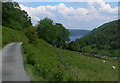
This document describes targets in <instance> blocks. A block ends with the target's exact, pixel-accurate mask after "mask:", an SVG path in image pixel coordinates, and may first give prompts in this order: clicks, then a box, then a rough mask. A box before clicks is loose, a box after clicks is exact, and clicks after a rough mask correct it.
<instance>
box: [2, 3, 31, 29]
mask: <svg viewBox="0 0 120 83" xmlns="http://www.w3.org/2000/svg"><path fill="white" fill-rule="evenodd" d="M2 25H3V26H6V27H9V28H12V29H17V30H22V29H24V28H27V27H30V26H31V25H32V23H31V18H30V17H29V16H28V14H27V12H25V11H24V10H21V8H20V6H19V4H18V3H16V2H5V3H2Z"/></svg>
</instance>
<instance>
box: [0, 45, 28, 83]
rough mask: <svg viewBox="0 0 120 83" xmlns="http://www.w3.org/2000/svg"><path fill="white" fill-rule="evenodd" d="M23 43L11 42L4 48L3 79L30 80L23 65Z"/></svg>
mask: <svg viewBox="0 0 120 83" xmlns="http://www.w3.org/2000/svg"><path fill="white" fill-rule="evenodd" d="M21 44H22V43H11V44H8V45H7V46H5V47H4V48H3V50H2V81H30V77H29V76H28V75H27V73H26V72H25V71H24V67H23V59H22V54H21V49H20V47H21Z"/></svg>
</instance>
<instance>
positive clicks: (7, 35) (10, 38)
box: [1, 26, 28, 46]
mask: <svg viewBox="0 0 120 83" xmlns="http://www.w3.org/2000/svg"><path fill="white" fill-rule="evenodd" d="M1 29H2V40H1V41H2V46H5V45H6V44H9V43H12V42H28V38H27V37H26V36H25V33H24V32H22V31H18V30H14V29H11V28H8V27H4V26H2V28H1Z"/></svg>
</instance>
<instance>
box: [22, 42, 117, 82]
mask: <svg viewBox="0 0 120 83" xmlns="http://www.w3.org/2000/svg"><path fill="white" fill-rule="evenodd" d="M22 50H23V57H24V64H25V69H26V70H27V71H28V72H29V74H30V76H31V78H32V80H33V81H71V80H72V81H117V80H118V61H114V60H106V62H105V63H103V59H99V58H94V57H88V56H85V55H81V54H79V53H76V52H72V51H68V50H63V49H59V48H55V47H53V46H51V45H50V44H48V43H46V42H45V41H43V40H39V43H38V44H37V45H32V44H29V43H24V44H23V47H22ZM112 65H114V66H115V67H116V69H112Z"/></svg>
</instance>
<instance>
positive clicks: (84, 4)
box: [19, 2, 118, 8]
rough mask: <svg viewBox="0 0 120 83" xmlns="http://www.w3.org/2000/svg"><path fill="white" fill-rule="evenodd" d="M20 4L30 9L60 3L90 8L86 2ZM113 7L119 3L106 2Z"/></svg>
mask: <svg viewBox="0 0 120 83" xmlns="http://www.w3.org/2000/svg"><path fill="white" fill-rule="evenodd" d="M19 3H20V4H23V5H25V6H28V7H38V6H46V5H52V6H54V5H58V4H59V3H64V4H65V5H67V6H69V7H73V8H78V7H83V8H86V7H88V6H87V4H86V2H19ZM106 3H108V4H110V5H111V7H112V8H114V7H117V6H118V2H106Z"/></svg>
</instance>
